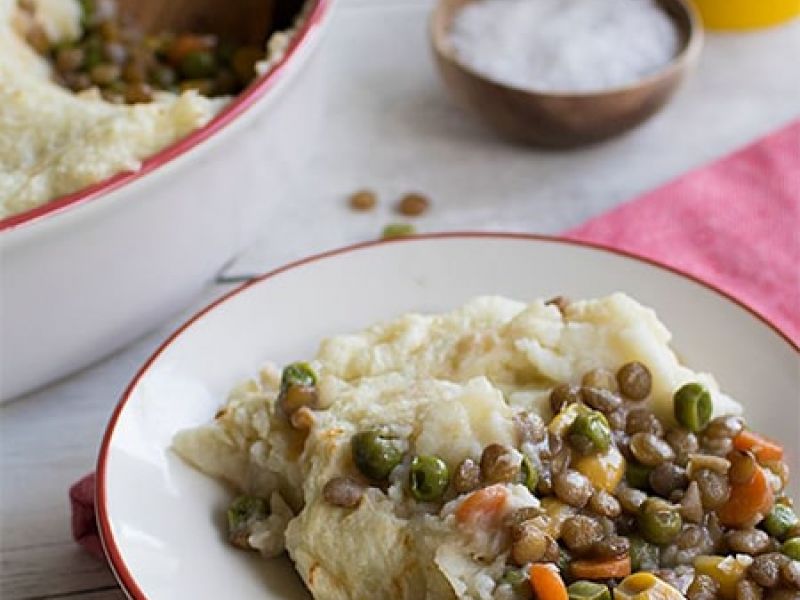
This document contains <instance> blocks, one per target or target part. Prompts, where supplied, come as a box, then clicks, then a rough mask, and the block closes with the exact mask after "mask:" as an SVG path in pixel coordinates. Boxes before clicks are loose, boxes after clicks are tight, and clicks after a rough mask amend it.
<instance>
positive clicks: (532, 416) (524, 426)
mask: <svg viewBox="0 0 800 600" xmlns="http://www.w3.org/2000/svg"><path fill="white" fill-rule="evenodd" d="M514 425H516V428H517V432H518V433H519V438H520V442H521V443H525V442H532V443H534V444H538V443H539V442H543V441H544V439H545V437H546V436H547V427H546V426H545V424H544V420H542V417H540V416H539V415H537V414H536V413H527V412H525V413H517V414H515V415H514Z"/></svg>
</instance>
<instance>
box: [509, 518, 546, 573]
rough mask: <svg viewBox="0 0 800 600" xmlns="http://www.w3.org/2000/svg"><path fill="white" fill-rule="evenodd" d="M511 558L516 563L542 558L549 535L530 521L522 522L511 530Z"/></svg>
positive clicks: (535, 560)
mask: <svg viewBox="0 0 800 600" xmlns="http://www.w3.org/2000/svg"><path fill="white" fill-rule="evenodd" d="M512 536H513V543H512V545H511V558H512V559H513V560H514V562H515V563H516V564H517V565H520V566H522V565H525V564H527V563H531V562H538V561H540V560H542V558H543V557H544V555H545V552H547V547H548V545H549V544H548V540H547V538H548V537H549V536H548V535H547V534H546V533H544V532H543V531H541V530H540V529H539V528H537V527H536V526H535V525H534V524H533V523H531V522H530V521H525V522H523V523H522V524H521V525H520V526H519V527H517V528H515V529H514V530H513V532H512Z"/></svg>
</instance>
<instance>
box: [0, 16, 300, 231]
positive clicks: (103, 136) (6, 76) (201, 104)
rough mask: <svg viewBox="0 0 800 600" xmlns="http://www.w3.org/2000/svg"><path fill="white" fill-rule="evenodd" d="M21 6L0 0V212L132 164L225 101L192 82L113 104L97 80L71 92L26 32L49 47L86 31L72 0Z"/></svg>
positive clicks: (285, 43) (277, 39) (268, 53)
mask: <svg viewBox="0 0 800 600" xmlns="http://www.w3.org/2000/svg"><path fill="white" fill-rule="evenodd" d="M84 4H85V5H91V4H93V3H89V2H84ZM21 6H22V3H21V2H18V0H0V219H2V218H4V217H8V216H11V215H14V214H17V213H21V212H24V211H27V210H30V209H32V208H35V207H37V206H39V205H41V204H44V203H46V202H48V201H50V200H53V199H56V198H58V197H61V196H64V195H67V194H70V193H73V192H76V191H78V190H81V189H83V188H85V187H87V186H90V185H92V184H95V183H98V182H100V181H102V180H104V179H107V178H109V177H111V176H113V175H115V174H117V173H120V172H126V171H136V170H138V169H139V168H140V167H141V164H142V161H143V160H145V159H146V158H148V157H150V156H152V155H154V154H156V153H157V152H159V151H160V150H162V149H163V148H165V147H167V146H169V145H170V144H172V143H174V142H176V141H177V140H179V139H181V138H183V137H185V136H187V135H188V134H190V133H191V132H192V131H194V130H196V129H198V128H200V127H202V126H204V125H206V124H207V123H208V122H209V121H210V120H211V119H212V118H213V117H214V116H215V115H216V114H217V113H218V112H219V111H220V110H221V109H222V107H224V106H225V105H226V104H227V103H228V102H229V101H230V100H231V96H230V95H223V96H218V97H214V98H210V97H206V96H204V95H201V94H199V93H198V92H197V91H195V90H186V91H182V92H177V91H176V92H175V93H173V92H172V91H164V90H162V91H158V90H155V91H153V93H152V101H143V100H136V102H137V103H135V104H119V103H114V102H110V101H107V100H106V99H104V97H103V96H102V95H101V93H100V90H99V89H98V87H96V86H95V87H89V88H87V89H83V90H82V91H79V92H72V91H70V90H69V89H67V88H66V87H63V86H62V85H59V84H58V83H56V81H55V80H54V76H55V74H54V72H53V67H52V66H51V64H49V63H48V61H47V60H45V58H44V57H43V56H40V55H39V54H37V53H36V52H35V51H34V49H33V47H32V46H31V45H29V44H28V42H27V41H26V39H25V38H26V32H30V31H31V30H32V29H34V28H35V29H36V30H39V31H42V32H44V34H45V35H46V37H47V39H48V43H49V44H50V45H51V46H52V47H53V48H59V47H62V46H63V47H69V45H70V44H74V43H76V42H77V41H79V40H80V38H81V36H82V35H88V34H87V32H86V31H84V26H83V25H82V22H83V21H82V19H83V17H84V16H85V15H84V9H82V8H81V3H80V2H79V0H27V1H26V2H25V3H24V6H25V7H26V8H25V10H23V9H22V8H21ZM310 7H311V4H310V3H306V4H305V5H304V6H303V8H302V10H300V12H299V13H298V15H297V16H296V17H295V19H294V22H293V24H292V26H291V27H289V28H288V29H286V30H284V31H274V32H273V33H272V34H271V35H270V37H269V40H268V41H267V44H266V47H265V48H264V53H263V54H262V58H261V60H258V61H257V62H256V63H255V65H254V73H253V76H255V75H256V74H259V75H262V74H264V73H266V72H267V71H269V70H270V69H271V68H273V67H274V66H275V65H276V64H277V63H278V62H279V61H280V60H281V59H282V58H283V57H284V56H285V54H286V51H287V50H288V47H289V43H290V41H291V39H292V37H293V36H294V35H295V34H296V33H297V31H299V28H300V27H301V26H302V25H303V23H304V22H305V19H306V18H307V16H308V11H309V9H310ZM111 24H112V25H113V23H111ZM89 34H91V32H89ZM118 45H119V44H118ZM255 50H256V56H257V50H258V48H255ZM79 51H81V50H80V49H79ZM123 51H124V49H123ZM254 60H255V59H254ZM111 66H112V68H114V67H113V65H111ZM115 83H120V82H115Z"/></svg>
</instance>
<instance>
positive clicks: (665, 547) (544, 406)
mask: <svg viewBox="0 0 800 600" xmlns="http://www.w3.org/2000/svg"><path fill="white" fill-rule="evenodd" d="M669 342H670V333H669V331H668V330H667V329H666V328H665V327H664V325H662V324H661V322H660V321H659V320H658V319H657V317H656V315H655V313H654V312H653V311H652V310H651V309H648V308H646V307H644V306H642V305H641V304H639V303H637V302H636V301H635V300H633V299H631V298H630V297H628V296H626V295H624V294H621V293H617V294H614V295H611V296H608V297H606V298H601V299H596V300H585V301H576V302H565V301H558V302H545V301H542V300H537V301H534V302H532V303H530V304H524V303H521V302H517V301H514V300H509V299H505V298H501V297H482V298H477V299H475V300H473V301H471V302H469V303H468V304H466V305H465V306H463V307H461V308H459V309H457V310H454V311H453V312H449V313H445V314H437V315H421V314H408V315H405V316H402V317H400V318H397V319H396V320H393V321H389V322H386V323H381V324H377V325H374V326H372V327H370V328H368V329H366V330H364V331H362V332H360V333H355V334H351V335H341V336H337V337H333V338H330V339H327V340H325V341H323V342H322V344H321V346H320V348H319V351H318V353H317V355H316V357H315V358H314V359H313V360H311V361H309V362H308V363H294V364H292V365H289V366H287V367H286V368H284V369H283V372H282V373H281V371H279V370H278V369H277V368H276V367H274V366H267V367H265V368H264V369H263V370H262V371H261V372H260V374H259V376H258V377H257V378H256V379H253V380H250V381H247V382H244V383H242V384H241V385H239V386H238V387H236V388H235V389H234V390H233V391H232V392H231V394H230V397H229V398H228V401H227V404H225V406H224V407H223V408H222V409H221V410H220V411H219V412H218V414H217V416H216V418H215V420H214V422H213V423H211V424H209V425H206V426H202V427H199V428H196V429H191V430H186V431H183V432H180V433H179V434H178V435H177V436H176V437H175V439H174V449H175V450H176V451H177V452H178V453H179V454H180V455H181V456H182V457H183V458H184V459H185V460H186V461H188V462H189V463H191V464H192V465H194V466H195V467H197V468H198V469H200V470H202V471H203V472H205V473H207V474H208V475H210V476H213V477H217V478H220V479H222V480H225V481H226V482H228V483H229V484H230V485H231V486H232V487H233V488H235V490H237V492H239V493H240V494H242V495H241V496H240V497H238V498H237V499H236V500H235V501H234V503H233V504H232V505H231V508H230V510H229V511H228V520H229V525H230V540H231V542H232V543H233V544H234V545H236V546H240V547H242V548H246V549H250V550H259V551H261V552H262V553H263V554H265V555H266V556H274V555H277V554H280V553H281V552H283V551H284V550H286V551H287V552H288V554H289V555H290V557H291V558H292V560H293V561H294V564H295V566H296V568H297V570H298V572H299V573H300V575H301V577H302V579H303V581H304V582H305V584H306V586H307V587H308V589H309V590H310V591H311V593H312V594H313V596H314V597H315V598H317V599H324V600H328V599H342V600H344V599H371V598H405V599H417V598H420V599H421V598H427V599H431V600H433V599H440V598H441V599H449V598H480V599H513V598H530V597H532V595H533V594H535V595H536V597H538V598H545V597H548V594H549V593H550V592H548V591H547V590H551V591H553V590H556V591H558V590H564V589H565V586H566V584H570V586H571V587H570V592H571V593H573V592H574V595H575V596H577V595H578V592H579V591H580V590H581V589H583V590H584V591H586V592H587V593H588V591H592V590H594V592H596V593H597V595H589V596H586V597H587V598H598V599H602V598H610V595H604V594H610V593H611V590H612V589H613V594H614V597H615V598H627V597H631V598H632V597H634V596H635V597H637V598H646V597H652V598H655V597H658V598H681V597H683V594H684V593H685V592H686V589H687V587H688V586H689V585H695V584H694V579H698V578H699V579H700V580H701V582H702V581H703V580H702V577H700V575H701V574H702V573H703V572H704V571H703V569H704V568H705V569H706V571H708V570H709V567H708V565H706V567H703V566H702V565H700V566H698V564H697V562H696V561H697V560H698V556H700V555H703V556H708V557H712V558H708V560H711V561H713V560H716V559H715V558H713V557H717V558H719V561H722V560H723V557H722V554H723V553H724V552H727V551H731V548H733V550H735V551H736V552H740V553H745V551H746V548H744V547H743V546H744V544H739V546H737V545H736V544H735V543H729V544H728V545H727V546H725V547H723V546H722V544H721V542H719V540H720V539H722V538H721V537H720V536H725V535H730V532H731V531H734V530H736V528H741V529H744V530H747V531H750V530H752V527H753V526H754V525H755V524H756V523H759V522H760V520H761V519H763V518H764V517H765V516H767V514H768V513H769V512H770V511H771V510H772V508H773V504H774V503H776V502H777V501H778V500H777V499H779V498H780V497H781V494H782V489H783V485H784V483H785V481H784V479H785V478H784V477H783V476H782V475H780V473H781V467H780V466H778V463H780V459H777V462H776V461H773V462H770V461H767V460H763V461H762V460H761V457H760V455H759V454H758V452H757V451H756V450H753V452H754V453H750V452H745V451H742V452H740V454H741V456H739V455H735V456H734V455H731V452H738V450H734V446H735V448H740V444H739V442H740V438H741V437H742V435H743V434H742V431H743V425H742V421H741V418H740V417H738V416H734V415H738V413H739V412H740V407H739V405H738V404H737V403H736V402H734V401H733V400H732V399H731V398H729V397H727V396H726V395H725V394H723V393H722V392H721V391H720V390H719V388H718V386H717V384H716V382H715V381H714V379H713V378H712V377H711V376H710V375H708V374H703V373H696V372H693V371H692V370H691V369H689V368H687V367H686V366H683V365H681V364H680V363H679V362H678V359H677V358H676V356H675V354H674V353H673V351H672V350H671V349H670V347H669ZM753 435H755V434H753ZM772 458H775V457H774V456H772ZM756 459H758V462H754V461H756ZM748 468H749V469H750V470H749V471H748ZM733 469H743V472H746V473H750V475H752V476H753V477H755V478H756V479H758V481H759V482H761V481H762V479H763V481H764V482H766V483H765V486H764V489H765V490H766V491H763V494H762V495H763V496H764V501H763V502H762V503H761V504H757V503H756V504H754V505H752V506H750V507H749V508H748V509H747V510H742V509H741V506H731V503H732V502H734V501H735V499H736V494H737V493H743V492H739V491H737V490H739V488H737V486H738V485H740V481H739V479H734V478H733V477H732V476H731V478H730V480H729V479H727V478H726V475H725V473H727V472H728V471H729V470H733ZM736 472H737V473H738V472H739V471H738V470H737V471H736ZM642 477H644V480H642ZM642 481H644V482H642ZM715 486H716V487H715ZM723 488H724V489H723ZM720 490H722V491H720ZM723 492H724V493H723ZM767 492H768V493H769V494H768V495H769V501H767V500H766V497H767ZM715 494H716V496H715ZM748 528H749V529H748ZM687 532H690V533H687ZM688 535H694V536H695V537H694V538H693V539H694V544H692V545H691V548H690V549H688V550H687V545H686V544H685V543H684V541H685V540H684V541H682V536H683V537H686V536H688ZM763 535H768V534H766V533H764V534H763ZM725 539H727V538H725ZM717 555H720V556H717ZM747 558H749V557H744V558H742V560H743V561H744V562H743V563H742V564H744V563H746V562H747V560H746V559H747ZM737 560H738V559H737ZM749 560H750V563H748V564H751V563H753V560H752V559H749ZM776 560H778V559H776ZM704 564H705V563H704ZM714 564H715V565H716V564H718V563H714ZM736 564H739V563H736ZM790 564H794V563H792V562H791V561H790ZM798 567H800V563H798ZM737 568H738V567H737ZM742 568H744V567H742ZM657 569H659V571H658V572H659V576H660V578H656V577H654V576H652V574H651V573H650V572H651V571H655V570H657ZM723 570H724V569H723ZM718 571H719V569H718ZM637 577H638V579H636V578H637ZM788 577H789V576H787V578H788ZM632 578H633V579H632ZM799 581H800V580H799ZM734 583H735V582H734ZM780 585H783V586H784V587H785V588H787V589H793V588H791V585H793V584H792V583H791V582H788V583H785V584H780ZM798 585H800V584H798ZM553 586H555V587H553ZM558 586H561V587H558ZM575 586H577V587H575ZM581 586H582V587H581ZM781 589H784V588H781ZM587 590H588V591H587ZM604 590H605V592H604ZM636 590H651V591H652V592H653V593H654V594H655V593H658V594H661V595H658V596H656V595H653V596H636V593H639V592H637V591H636ZM594 592H593V593H594ZM558 593H560V592H558ZM565 593H566V592H565ZM552 597H556V598H560V597H562V596H560V595H555V596H552ZM564 597H566V596H564Z"/></svg>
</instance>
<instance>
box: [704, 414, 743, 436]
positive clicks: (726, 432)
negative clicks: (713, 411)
mask: <svg viewBox="0 0 800 600" xmlns="http://www.w3.org/2000/svg"><path fill="white" fill-rule="evenodd" d="M742 429H744V422H743V421H742V418H741V417H736V416H733V415H724V416H721V417H717V418H716V419H712V420H711V421H710V422H709V423H708V427H706V430H705V431H704V432H703V434H704V435H705V436H706V437H708V438H733V437H736V436H737V435H738V434H739V433H741V432H742Z"/></svg>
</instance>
